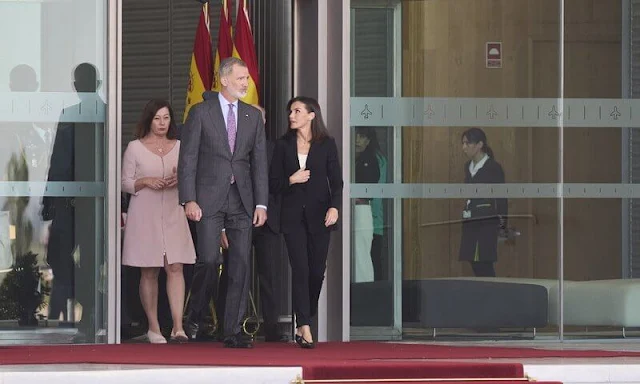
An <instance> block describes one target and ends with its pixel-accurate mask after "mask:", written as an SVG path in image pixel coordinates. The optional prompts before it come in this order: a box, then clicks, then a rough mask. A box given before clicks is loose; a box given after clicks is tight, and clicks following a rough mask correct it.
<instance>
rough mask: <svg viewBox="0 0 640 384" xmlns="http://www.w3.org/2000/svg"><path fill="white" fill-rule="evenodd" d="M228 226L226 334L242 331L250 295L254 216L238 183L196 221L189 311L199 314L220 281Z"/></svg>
mask: <svg viewBox="0 0 640 384" xmlns="http://www.w3.org/2000/svg"><path fill="white" fill-rule="evenodd" d="M222 228H225V231H226V233H227V238H228V239H229V250H228V254H229V258H228V261H227V263H226V264H225V265H224V266H223V268H225V269H226V272H227V287H226V300H225V304H224V306H225V307H224V319H221V320H222V321H223V332H224V336H231V335H235V334H237V333H240V330H241V323H242V320H243V318H244V315H245V311H246V308H247V300H248V296H249V275H250V255H251V252H250V251H251V236H252V218H251V217H250V216H249V215H248V214H247V211H246V209H245V208H244V206H243V205H242V201H241V199H240V193H239V192H238V188H237V186H236V185H235V184H233V185H232V186H231V188H230V189H229V194H228V196H227V199H226V201H225V202H224V203H223V206H222V207H221V209H220V210H219V211H218V212H216V213H215V214H213V215H211V216H203V217H202V219H201V220H200V221H199V222H198V223H196V231H197V233H198V240H197V241H198V244H197V247H198V260H197V262H196V265H195V270H194V275H193V283H192V286H191V299H190V300H189V311H190V312H192V313H194V314H196V315H197V316H198V317H200V316H201V315H202V314H203V313H204V310H205V309H206V308H207V304H208V303H209V300H210V298H211V295H212V293H213V289H214V286H213V285H214V284H215V283H216V282H217V281H218V277H217V270H216V267H217V266H218V264H219V263H220V252H219V247H220V232H221V231H222Z"/></svg>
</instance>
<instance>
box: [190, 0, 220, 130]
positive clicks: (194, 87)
mask: <svg viewBox="0 0 640 384" xmlns="http://www.w3.org/2000/svg"><path fill="white" fill-rule="evenodd" d="M211 58H212V54H211V32H210V31H209V3H208V2H205V3H203V4H202V12H201V13H200V21H199V22H198V28H197V29H196V39H195V41H194V43H193V53H192V55H191V68H190V69H189V83H188V85H187V101H186V103H185V107H184V116H183V121H186V120H187V116H188V115H189V110H190V109H191V107H192V106H193V105H194V104H197V103H199V102H201V101H202V93H203V92H204V91H207V90H209V89H210V88H211V84H212V78H211V77H212V72H213V70H212V66H211Z"/></svg>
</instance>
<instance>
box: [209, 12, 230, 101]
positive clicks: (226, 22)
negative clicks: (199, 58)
mask: <svg viewBox="0 0 640 384" xmlns="http://www.w3.org/2000/svg"><path fill="white" fill-rule="evenodd" d="M230 15H231V4H230V2H229V1H227V0H222V8H221V9H220V29H218V49H217V50H216V57H215V59H214V61H213V84H212V86H211V89H212V90H214V91H218V92H220V89H221V85H220V75H219V74H218V72H219V70H220V62H221V61H222V60H224V59H226V58H227V57H231V56H232V55H233V40H232V39H231V21H230V19H229V16H230Z"/></svg>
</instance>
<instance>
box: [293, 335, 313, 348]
mask: <svg viewBox="0 0 640 384" xmlns="http://www.w3.org/2000/svg"><path fill="white" fill-rule="evenodd" d="M295 338H296V344H298V345H299V346H300V348H303V349H313V348H315V347H316V343H314V342H313V341H307V340H306V339H305V338H304V337H302V336H300V335H296V337H295Z"/></svg>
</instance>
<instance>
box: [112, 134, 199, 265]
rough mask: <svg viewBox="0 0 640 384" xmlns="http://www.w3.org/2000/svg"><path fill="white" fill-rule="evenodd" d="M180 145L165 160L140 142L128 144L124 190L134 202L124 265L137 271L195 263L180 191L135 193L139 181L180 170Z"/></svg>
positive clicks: (123, 253)
mask: <svg viewBox="0 0 640 384" xmlns="http://www.w3.org/2000/svg"><path fill="white" fill-rule="evenodd" d="M179 153H180V141H178V142H176V145H175V146H174V147H173V148H172V149H171V150H170V151H169V152H167V153H166V154H165V155H164V156H159V155H157V154H155V153H153V152H151V151H150V150H149V149H148V148H147V147H145V146H144V144H142V143H141V142H140V140H134V141H132V142H130V143H129V145H128V146H127V150H126V151H125V153H124V158H123V160H122V190H123V191H124V192H127V193H130V194H131V195H132V196H131V200H130V203H129V210H128V212H127V222H126V226H125V230H124V244H123V250H122V264H124V265H130V266H134V267H163V266H164V257H163V255H165V254H166V257H167V262H168V263H169V264H174V263H183V264H193V263H195V259H196V253H195V249H194V246H193V241H192V239H191V232H189V224H188V223H187V217H186V215H185V213H184V208H183V207H182V206H181V205H180V204H179V202H178V188H177V187H173V188H169V189H162V190H153V189H151V188H143V189H141V190H139V191H138V192H135V187H134V184H135V182H136V180H138V179H140V178H143V177H167V176H170V175H171V174H172V173H173V172H174V169H175V168H176V167H177V166H178V154H179Z"/></svg>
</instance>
